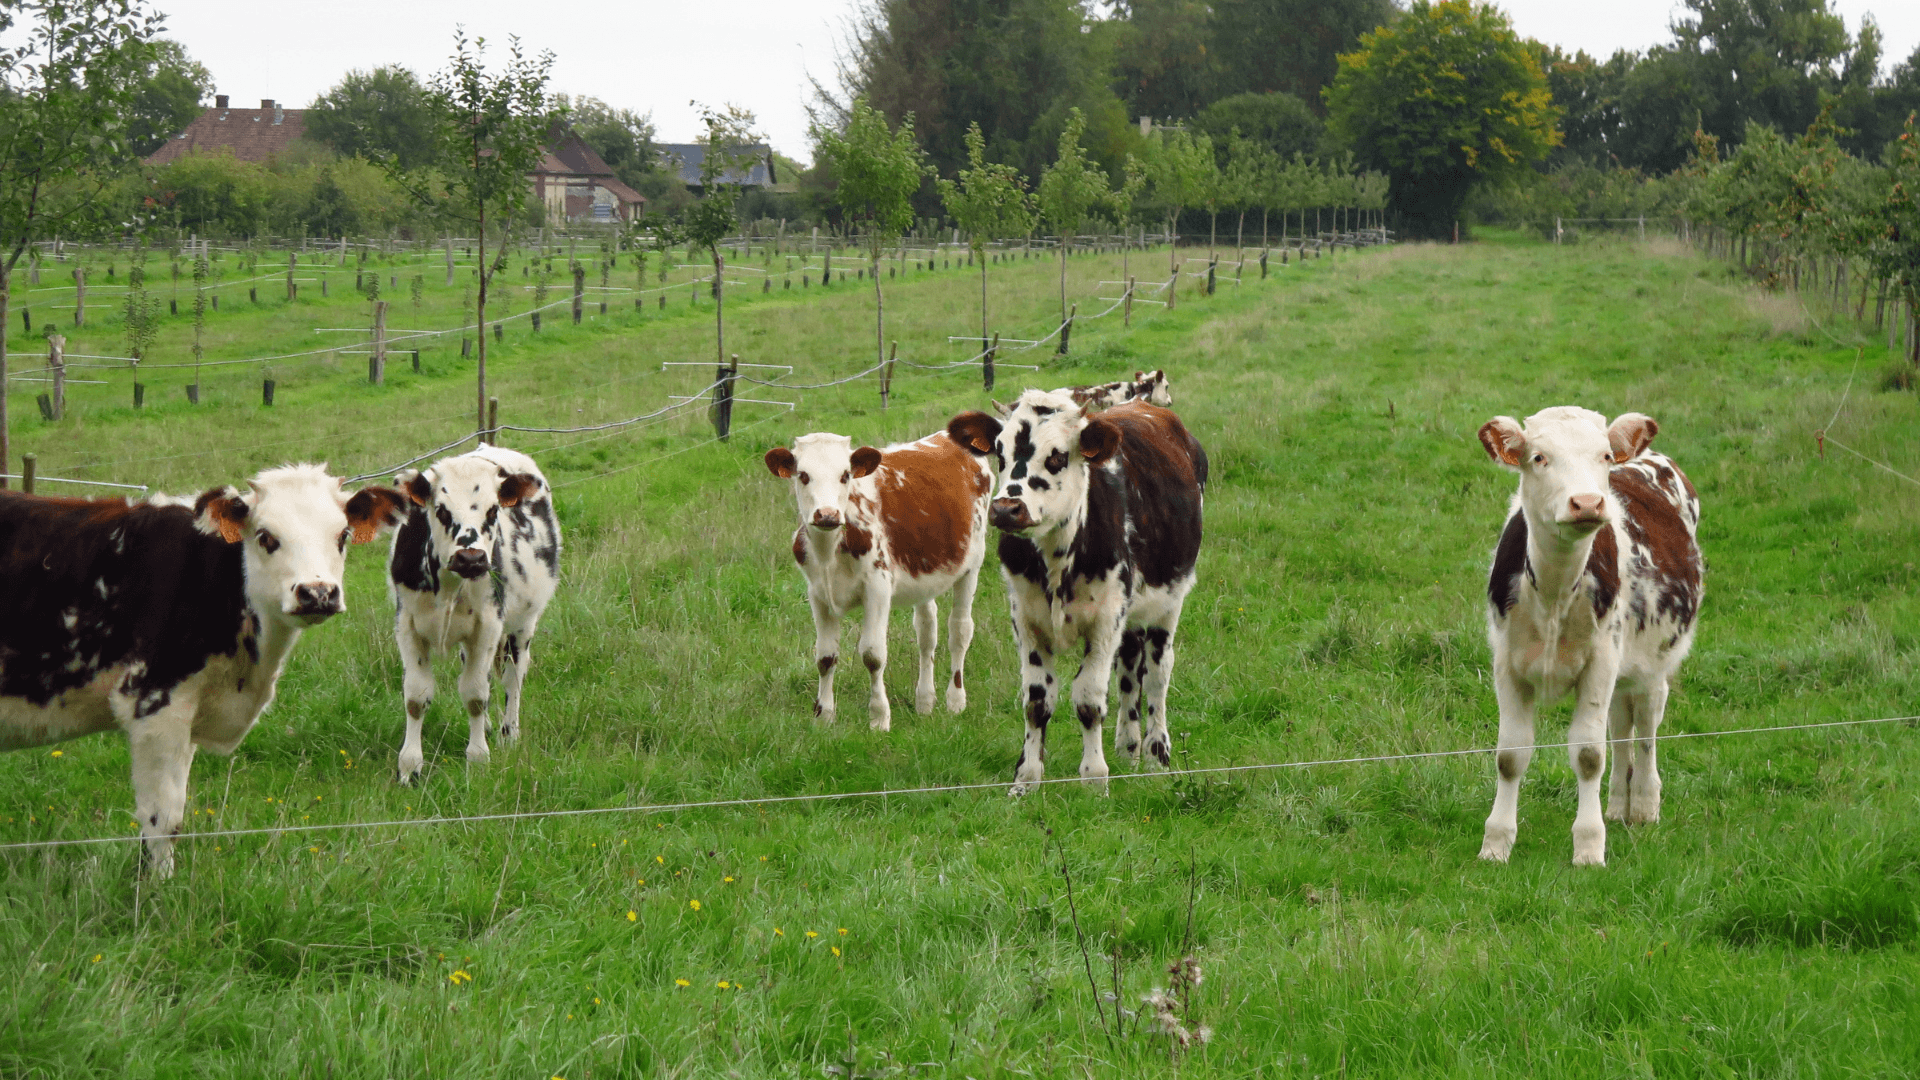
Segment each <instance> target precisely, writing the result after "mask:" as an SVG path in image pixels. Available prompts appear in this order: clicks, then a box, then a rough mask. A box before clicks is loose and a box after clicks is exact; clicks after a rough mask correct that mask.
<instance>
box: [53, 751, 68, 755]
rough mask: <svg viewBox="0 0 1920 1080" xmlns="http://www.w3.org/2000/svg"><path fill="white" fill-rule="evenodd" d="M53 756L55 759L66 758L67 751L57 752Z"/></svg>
mask: <svg viewBox="0 0 1920 1080" xmlns="http://www.w3.org/2000/svg"><path fill="white" fill-rule="evenodd" d="M53 756H54V757H66V756H67V752H66V751H65V750H55V751H54V752H53Z"/></svg>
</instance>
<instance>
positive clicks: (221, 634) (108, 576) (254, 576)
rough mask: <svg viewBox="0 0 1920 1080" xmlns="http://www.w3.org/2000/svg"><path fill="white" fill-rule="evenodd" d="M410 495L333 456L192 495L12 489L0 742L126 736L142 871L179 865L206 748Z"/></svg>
mask: <svg viewBox="0 0 1920 1080" xmlns="http://www.w3.org/2000/svg"><path fill="white" fill-rule="evenodd" d="M404 505H405V500H404V499H403V498H402V497H401V495H400V494H399V492H396V491H392V490H389V489H387V488H381V487H369V488H364V489H362V490H361V491H359V492H357V493H355V494H353V495H348V494H347V493H346V492H345V491H342V490H341V488H340V481H339V480H338V479H337V478H335V477H332V476H328V475H327V471H326V466H324V465H294V466H288V467H285V468H279V469H269V470H267V471H266V472H263V473H261V474H260V475H258V476H256V477H254V478H253V479H252V480H250V481H248V491H247V492H246V493H245V494H242V493H241V492H239V491H238V490H236V489H234V488H231V487H221V488H215V489H213V490H211V491H208V492H207V493H205V494H203V495H201V496H200V498H199V499H198V500H196V501H195V502H193V503H192V504H191V505H189V504H187V503H186V502H185V501H183V500H176V499H169V498H166V497H165V496H156V497H155V498H152V499H149V500H146V501H144V502H128V501H127V500H124V499H101V500H97V501H94V500H86V499H50V498H42V497H37V496H33V495H22V494H17V493H14V492H0V746H4V747H6V748H8V749H17V748H21V747H28V746H43V745H45V744H48V743H56V742H61V741H64V740H66V739H75V738H79V737H80V736H82V735H91V734H93V733H95V732H100V731H106V730H109V729H111V728H116V727H117V728H119V729H120V730H122V731H124V732H126V733H127V740H128V742H129V743H130V744H131V750H132V757H133V801H134V807H135V813H136V814H137V815H138V817H139V823H140V835H141V838H142V840H143V841H144V845H145V846H144V853H145V855H146V858H147V863H148V865H149V866H150V867H151V869H152V870H153V871H154V872H155V873H156V874H158V875H160V876H162V877H165V876H167V875H168V874H171V873H172V872H173V837H174V835H175V834H176V833H178V832H179V831H180V824H181V819H182V816H183V815H184V813H185V810H186V801H187V776H188V773H189V771H190V770H191V767H192V764H193V755H194V751H195V749H196V748H199V747H205V748H206V749H208V750H211V751H213V752H214V753H217V754H229V753H232V752H233V749H234V748H235V747H236V746H239V745H240V740H241V739H243V738H245V737H246V734H247V732H248V730H249V729H251V728H252V727H253V724H254V721H256V720H258V719H259V717H260V714H261V713H262V712H264V711H265V710H266V708H267V706H268V705H269V704H271V703H272V702H273V694H274V687H275V685H276V684H277V683H278V681H279V678H280V673H281V671H283V670H284V669H285V667H286V663H287V657H288V656H289V655H290V654H291V653H292V652H293V647H294V644H295V643H296V642H298V641H299V640H300V634H301V632H302V631H303V630H305V629H306V628H307V627H309V626H315V625H318V624H319V623H322V622H325V621H326V620H327V619H328V618H331V617H332V616H334V615H337V614H339V613H340V612H341V611H343V610H345V607H346V604H345V598H344V597H343V595H342V593H341V588H340V582H341V570H342V568H343V567H344V565H345V563H346V549H347V543H348V541H349V540H351V541H353V542H355V543H365V542H367V541H369V540H372V539H373V538H374V536H375V535H376V534H377V533H378V532H379V531H380V530H381V529H383V528H386V527H388V526H391V525H395V524H398V523H399V521H400V517H401V514H402V513H403V512H404V511H403V508H404Z"/></svg>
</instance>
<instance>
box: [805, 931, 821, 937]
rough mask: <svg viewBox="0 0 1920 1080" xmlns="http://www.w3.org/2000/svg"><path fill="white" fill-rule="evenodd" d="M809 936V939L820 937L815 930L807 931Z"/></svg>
mask: <svg viewBox="0 0 1920 1080" xmlns="http://www.w3.org/2000/svg"><path fill="white" fill-rule="evenodd" d="M807 936H808V937H819V936H820V935H819V933H818V932H816V931H813V930H809V931H807Z"/></svg>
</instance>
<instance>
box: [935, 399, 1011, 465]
mask: <svg viewBox="0 0 1920 1080" xmlns="http://www.w3.org/2000/svg"><path fill="white" fill-rule="evenodd" d="M993 407H994V409H995V411H997V412H999V413H1000V415H1001V416H1005V415H1007V410H1006V406H1004V405H1002V404H1000V403H999V402H997V401H996V402H994V403H993ZM1000 426H1001V425H1000V421H998V420H995V419H994V418H993V417H991V416H988V415H987V414H986V413H983V412H979V411H974V412H963V413H961V414H960V415H958V416H956V417H954V418H953V419H952V420H949V421H947V438H949V439H951V440H952V441H953V442H954V444H955V445H958V446H960V447H963V448H965V449H968V450H971V451H973V452H974V453H976V454H991V453H993V440H995V439H997V438H999V437H1000Z"/></svg>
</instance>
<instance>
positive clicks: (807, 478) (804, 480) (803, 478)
mask: <svg viewBox="0 0 1920 1080" xmlns="http://www.w3.org/2000/svg"><path fill="white" fill-rule="evenodd" d="M812 480H813V477H811V476H808V475H807V474H806V473H801V474H800V482H801V483H803V484H805V483H810V482H811V481H812Z"/></svg>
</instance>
